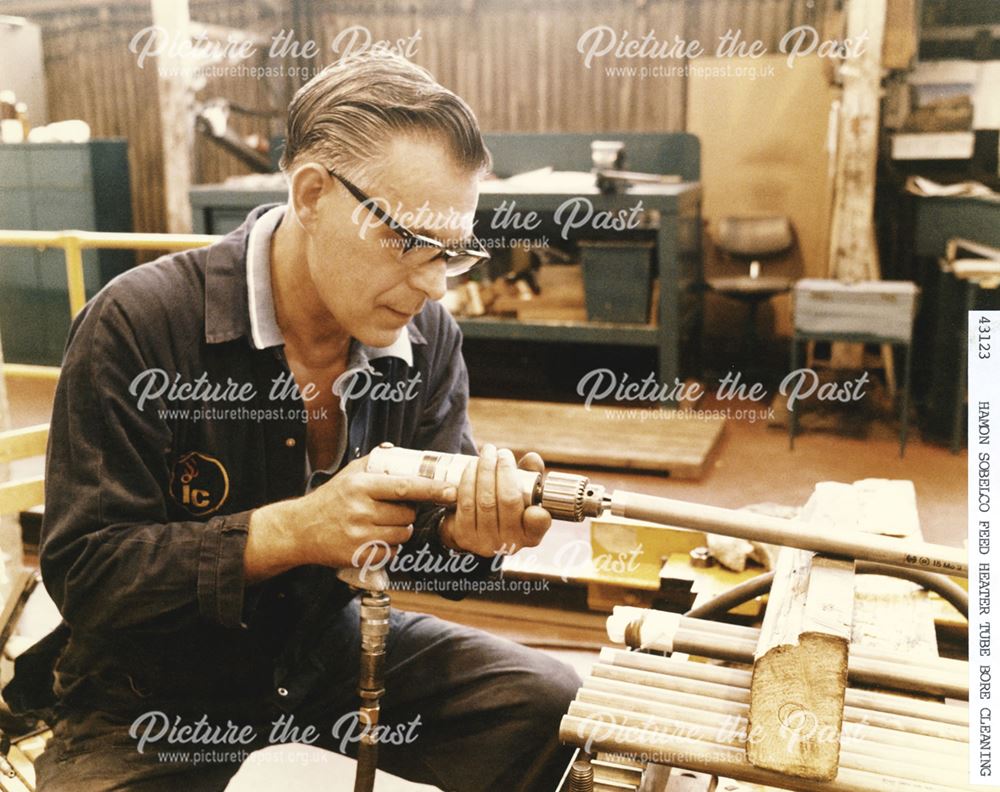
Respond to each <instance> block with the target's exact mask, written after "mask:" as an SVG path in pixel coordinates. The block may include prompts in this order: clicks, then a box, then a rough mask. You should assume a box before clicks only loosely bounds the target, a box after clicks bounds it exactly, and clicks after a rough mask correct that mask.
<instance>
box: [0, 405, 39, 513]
mask: <svg viewBox="0 0 1000 792" xmlns="http://www.w3.org/2000/svg"><path fill="white" fill-rule="evenodd" d="M48 439H49V425H48V424H39V425H38V426H28V427H25V428H23V429H13V430H11V431H9V432H0V465H6V464H8V463H10V462H15V461H17V460H19V459H31V458H32V457H39V456H45V445H46V443H47V442H48ZM44 479H45V477H44V476H31V477H28V478H25V479H21V480H19V481H4V482H2V483H0V514H14V513H16V512H20V511H23V510H24V509H29V508H31V507H32V506H38V505H40V504H42V503H43V502H44V501H45V485H44Z"/></svg>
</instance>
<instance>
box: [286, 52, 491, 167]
mask: <svg viewBox="0 0 1000 792" xmlns="http://www.w3.org/2000/svg"><path fill="white" fill-rule="evenodd" d="M397 135H417V136H426V137H427V138H428V139H430V140H434V141H437V142H440V143H441V144H443V145H444V147H445V148H446V149H447V150H448V151H449V152H450V153H451V157H452V160H453V162H454V164H455V165H457V166H458V167H460V168H462V169H463V170H468V171H471V172H480V173H481V172H484V171H486V170H488V169H489V167H490V154H489V151H488V150H487V148H486V144H485V143H483V137H482V134H481V133H480V131H479V122H478V121H476V116H475V114H474V113H473V112H472V109H471V108H470V107H469V105H467V104H466V103H465V101H464V100H463V99H461V98H460V97H459V96H457V95H456V94H454V93H452V92H451V91H449V90H448V89H447V88H444V87H443V86H441V85H439V84H438V83H437V82H436V81H435V80H434V78H433V77H432V76H431V75H430V73H429V72H428V71H427V70H426V69H423V68H421V67H420V66H417V65H416V64H414V63H411V62H410V61H408V60H406V59H405V58H403V57H401V56H398V55H390V54H382V53H379V54H366V55H360V56H354V57H350V58H346V59H343V60H340V61H338V62H337V63H334V64H332V65H331V66H328V67H327V68H325V69H324V70H323V71H321V72H320V73H319V74H317V75H316V76H315V77H313V78H312V79H311V80H310V81H309V82H308V83H306V84H305V85H303V86H302V87H301V88H300V89H299V90H298V91H297V92H296V94H295V97H294V98H293V99H292V103H291V104H290V105H289V107H288V126H287V131H286V134H285V149H284V151H283V152H282V155H281V170H282V171H284V172H285V173H286V174H290V173H291V172H292V171H294V169H295V168H296V167H297V166H298V165H300V164H302V163H303V162H307V161H315V162H319V163H320V164H322V165H324V166H326V167H328V168H331V169H332V170H334V171H336V172H337V173H339V174H341V175H343V176H345V177H347V178H351V179H356V178H365V177H370V176H371V175H372V174H373V173H375V172H377V170H378V164H379V162H378V160H379V158H380V155H381V153H382V152H383V151H384V150H385V146H386V145H387V144H388V142H389V141H390V140H391V139H392V138H393V137H395V136H397Z"/></svg>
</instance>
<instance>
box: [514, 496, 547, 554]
mask: <svg viewBox="0 0 1000 792" xmlns="http://www.w3.org/2000/svg"><path fill="white" fill-rule="evenodd" d="M521 525H522V526H523V528H524V537H525V541H524V544H525V546H526V547H536V546H537V545H538V544H539V543H540V542H541V541H542V537H543V536H545V533H546V532H547V531H548V530H549V528H550V527H552V515H551V514H549V513H548V512H547V511H545V509H543V508H542V507H541V506H529V507H528V508H527V509H525V510H524V517H522V519H521Z"/></svg>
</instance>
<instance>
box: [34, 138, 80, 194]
mask: <svg viewBox="0 0 1000 792" xmlns="http://www.w3.org/2000/svg"><path fill="white" fill-rule="evenodd" d="M28 164H29V168H30V170H31V182H32V184H33V185H34V186H36V187H78V188H80V189H86V190H88V191H89V189H90V186H91V178H90V151H89V149H88V148H87V145H86V144H80V145H75V146H74V145H65V146H51V147H49V146H42V145H39V146H38V147H37V148H36V147H34V146H32V147H31V148H30V149H29V151H28Z"/></svg>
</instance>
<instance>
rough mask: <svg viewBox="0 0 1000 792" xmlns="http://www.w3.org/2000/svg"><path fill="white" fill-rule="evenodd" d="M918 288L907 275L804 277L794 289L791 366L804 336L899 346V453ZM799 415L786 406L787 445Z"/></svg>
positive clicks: (903, 442)
mask: <svg viewBox="0 0 1000 792" xmlns="http://www.w3.org/2000/svg"><path fill="white" fill-rule="evenodd" d="M919 291H920V290H919V289H918V288H917V286H916V284H914V283H911V282H910V281H860V282H858V283H852V284H848V283H843V282H841V281H836V280H820V279H813V278H808V279H805V280H801V281H799V282H798V283H797V284H796V285H795V289H794V291H793V303H792V306H793V307H792V327H793V330H792V351H791V369H790V370H791V371H795V370H796V369H797V368H798V346H799V343H800V342H802V341H846V342H849V343H859V344H892V345H894V346H895V345H898V346H902V347H903V350H904V359H903V389H902V398H901V401H902V407H901V413H900V430H899V455H900V456H901V457H902V456H903V455H904V453H905V452H906V438H907V432H908V430H909V419H910V416H909V408H910V367H911V360H910V350H911V346H912V344H913V320H914V317H915V316H916V309H917V295H918V294H919ZM797 429H798V416H797V414H796V412H795V410H794V409H791V410H789V411H788V447H789V448H790V449H793V448H794V447H795V433H796V430H797Z"/></svg>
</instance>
